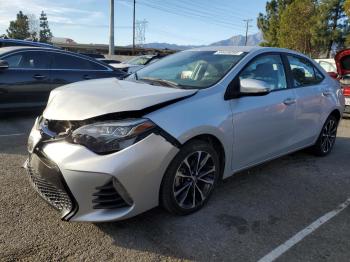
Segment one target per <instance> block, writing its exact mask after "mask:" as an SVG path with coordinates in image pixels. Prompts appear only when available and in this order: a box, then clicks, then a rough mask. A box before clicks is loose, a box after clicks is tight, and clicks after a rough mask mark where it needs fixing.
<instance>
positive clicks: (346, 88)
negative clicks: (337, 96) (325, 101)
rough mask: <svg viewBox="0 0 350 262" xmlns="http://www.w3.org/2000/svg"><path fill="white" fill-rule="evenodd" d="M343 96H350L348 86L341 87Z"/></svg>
mask: <svg viewBox="0 0 350 262" xmlns="http://www.w3.org/2000/svg"><path fill="white" fill-rule="evenodd" d="M343 94H344V96H350V87H343Z"/></svg>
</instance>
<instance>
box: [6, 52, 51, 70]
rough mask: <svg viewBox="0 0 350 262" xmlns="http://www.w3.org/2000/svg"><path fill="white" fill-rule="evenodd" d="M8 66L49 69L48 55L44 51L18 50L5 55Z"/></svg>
mask: <svg viewBox="0 0 350 262" xmlns="http://www.w3.org/2000/svg"><path fill="white" fill-rule="evenodd" d="M3 60H6V61H7V62H8V63H9V67H10V68H25V69H49V67H50V56H48V55H47V53H46V52H40V51H28V52H19V53H15V54H13V55H9V56H7V57H5V58H4V59H3Z"/></svg>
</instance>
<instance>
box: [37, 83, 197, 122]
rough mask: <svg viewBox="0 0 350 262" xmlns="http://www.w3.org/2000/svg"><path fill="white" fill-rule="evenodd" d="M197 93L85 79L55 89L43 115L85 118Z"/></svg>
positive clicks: (57, 118)
mask: <svg viewBox="0 0 350 262" xmlns="http://www.w3.org/2000/svg"><path fill="white" fill-rule="evenodd" d="M196 92H197V91H196V90H183V89H176V88H168V87H162V86H153V85H149V84H143V83H136V82H132V81H121V80H117V79H116V78H105V79H96V80H89V81H82V82H77V83H73V84H69V85H66V86H62V87H59V88H57V89H55V90H53V91H52V92H51V94H50V97H49V101H48V105H47V107H46V109H45V111H44V113H43V116H44V118H46V119H50V120H85V119H88V118H92V117H96V116H100V115H105V114H110V113H118V112H127V111H137V110H142V109H145V108H148V107H150V106H154V105H157V104H160V103H164V102H168V101H171V100H174V99H178V98H182V97H186V96H190V95H192V94H194V93H196Z"/></svg>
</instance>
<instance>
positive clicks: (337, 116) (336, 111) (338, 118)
mask: <svg viewBox="0 0 350 262" xmlns="http://www.w3.org/2000/svg"><path fill="white" fill-rule="evenodd" d="M329 115H330V116H334V117H336V118H337V120H338V121H340V119H341V113H340V111H339V110H338V109H334V110H333V111H332V112H331V113H330V114H329Z"/></svg>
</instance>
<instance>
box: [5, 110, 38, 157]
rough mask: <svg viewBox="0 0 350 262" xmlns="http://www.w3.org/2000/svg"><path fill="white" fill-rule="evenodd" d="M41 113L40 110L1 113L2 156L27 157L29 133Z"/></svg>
mask: <svg viewBox="0 0 350 262" xmlns="http://www.w3.org/2000/svg"><path fill="white" fill-rule="evenodd" d="M41 113H42V111H39V110H33V111H24V112H8V113H4V112H2V113H0V154H11V155H27V150H26V144H27V139H28V136H29V132H30V130H31V128H32V126H33V124H34V121H35V118H36V117H37V116H38V115H40V114H41Z"/></svg>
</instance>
